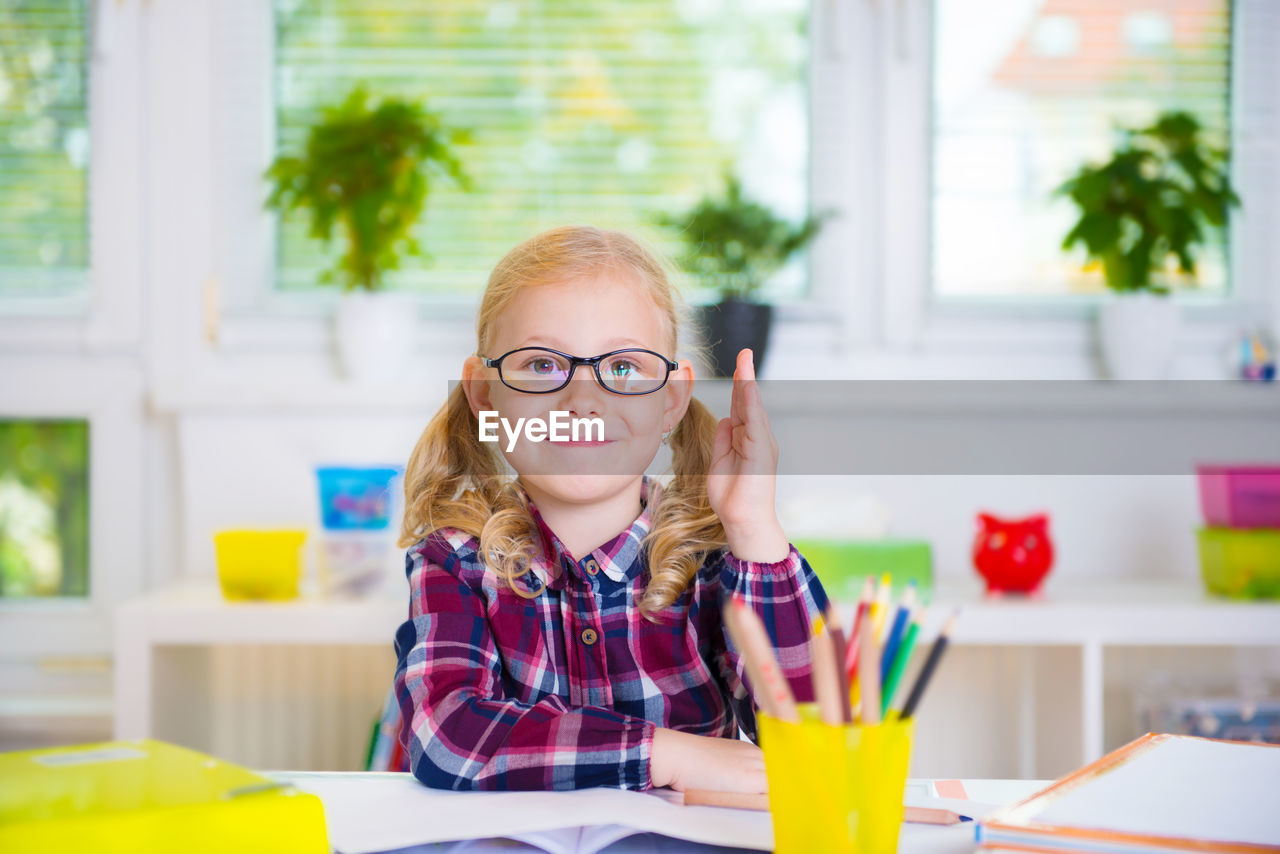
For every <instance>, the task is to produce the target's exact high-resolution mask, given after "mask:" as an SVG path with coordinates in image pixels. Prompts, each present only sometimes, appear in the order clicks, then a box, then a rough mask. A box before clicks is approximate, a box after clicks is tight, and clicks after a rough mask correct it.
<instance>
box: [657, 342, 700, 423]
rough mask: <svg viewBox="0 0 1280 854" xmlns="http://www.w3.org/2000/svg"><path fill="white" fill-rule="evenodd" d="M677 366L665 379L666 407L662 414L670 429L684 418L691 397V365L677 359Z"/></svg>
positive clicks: (684, 360) (685, 360) (686, 360)
mask: <svg viewBox="0 0 1280 854" xmlns="http://www.w3.org/2000/svg"><path fill="white" fill-rule="evenodd" d="M677 364H679V366H680V367H678V368H676V369H675V370H674V371H672V372H671V375H670V376H669V377H667V387H666V388H665V389H664V391H666V393H667V405H666V408H665V409H664V410H663V413H662V414H663V418H664V419H665V421H666V423H667V426H668V427H669V428H672V429H674V428H675V426H676V425H677V424H679V423H680V419H681V418H684V413H685V411H686V410H687V409H688V408H689V398H691V397H693V365H692V364H690V362H689V360H688V359H678V360H677Z"/></svg>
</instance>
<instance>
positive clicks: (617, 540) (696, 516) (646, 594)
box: [394, 227, 827, 792]
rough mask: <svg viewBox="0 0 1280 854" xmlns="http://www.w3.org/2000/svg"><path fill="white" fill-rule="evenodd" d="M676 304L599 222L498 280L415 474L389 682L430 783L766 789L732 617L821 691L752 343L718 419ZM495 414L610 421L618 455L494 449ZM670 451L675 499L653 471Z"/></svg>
mask: <svg viewBox="0 0 1280 854" xmlns="http://www.w3.org/2000/svg"><path fill="white" fill-rule="evenodd" d="M677 300H678V297H677V294H676V292H675V291H674V289H673V288H672V286H671V284H670V283H669V281H668V278H667V275H666V273H665V271H664V268H663V266H662V264H661V263H660V262H659V261H658V260H657V259H656V258H655V257H654V256H653V255H652V254H650V253H649V252H647V251H646V250H645V249H643V248H642V247H641V246H640V245H639V244H638V243H637V242H636V241H635V240H633V239H631V238H630V237H628V236H626V235H624V234H621V233H619V232H613V231H602V230H600V229H596V228H590V227H566V228H558V229H553V230H551V231H547V232H545V233H543V234H539V235H537V236H536V237H533V238H532V239H530V240H528V241H526V242H525V243H523V244H521V245H520V246H517V247H516V248H515V249H513V250H511V252H509V253H508V254H507V255H506V257H504V258H503V259H502V260H501V261H500V262H499V263H498V265H497V267H496V268H495V269H494V270H493V273H492V275H491V276H490V278H489V284H488V287H487V289H486V290H485V292H484V296H483V299H482V301H481V305H480V310H479V315H478V318H477V323H476V333H477V350H476V353H477V355H473V356H470V357H468V358H467V359H466V361H465V363H464V364H463V370H462V381H461V382H460V383H459V384H458V385H457V386H456V387H455V388H454V389H453V391H452V392H451V393H450V395H449V398H448V400H447V402H446V403H445V405H444V406H443V407H442V408H441V410H440V412H438V413H437V414H436V415H435V417H434V418H432V420H431V422H430V423H429V424H428V425H427V428H426V430H425V431H424V432H423V434H422V437H421V438H420V439H419V440H418V443H417V446H416V447H415V448H414V450H413V454H412V455H411V457H410V458H409V464H408V467H407V470H406V474H405V498H406V501H405V518H404V526H403V528H402V530H401V540H400V545H401V546H402V547H408V552H407V554H406V561H405V564H406V573H407V575H408V578H409V585H410V591H411V599H410V609H409V610H410V619H409V620H407V621H406V622H405V623H404V624H403V625H401V626H400V628H399V630H398V631H397V632H396V638H395V647H396V655H397V658H398V664H397V667H396V675H395V689H394V690H395V695H396V698H397V700H398V703H399V707H400V717H401V722H402V723H401V725H400V743H401V745H402V747H404V748H405V749H406V750H407V753H408V759H409V767H410V769H411V770H412V771H413V773H414V775H415V776H416V777H417V778H418V779H419V780H421V781H422V782H423V783H425V784H427V785H428V786H433V787H438V788H445V789H572V788H581V787H587V786H613V787H623V788H629V789H648V788H650V787H655V786H671V787H673V788H675V789H680V790H683V789H714V790H722V791H747V792H763V791H765V790H766V783H765V775H764V762H763V758H762V754H761V751H760V749H759V748H758V747H757V746H756V745H754V744H753V743H751V742H749V741H745V740H740V739H739V737H738V729H739V726H740V725H741V726H742V728H743V729H744V730H745V731H746V732H747V733H748V734H749V735H751V736H752V737H753V738H754V732H755V718H754V715H753V713H752V707H751V704H750V702H749V698H748V691H747V686H746V685H745V684H744V680H743V676H742V670H743V666H742V663H741V662H740V660H739V658H738V654H737V651H736V650H735V649H734V648H733V646H732V645H731V643H730V642H729V639H728V638H727V636H726V632H725V630H724V627H723V625H722V623H721V613H722V612H721V608H722V605H723V602H724V601H725V599H726V598H727V597H729V596H732V595H737V596H741V597H743V599H745V600H746V602H747V604H748V605H749V606H750V607H751V608H753V609H754V610H755V611H756V612H757V613H758V614H759V615H760V617H761V618H762V619H763V621H764V624H765V625H766V626H767V627H768V630H769V633H770V636H771V639H772V641H773V643H774V646H775V648H776V651H777V654H778V658H779V661H780V663H781V665H782V669H783V671H784V673H785V675H786V676H787V679H788V681H789V682H790V685H791V689H792V691H793V692H794V693H795V694H796V696H797V699H799V700H811V699H812V697H813V692H812V689H811V687H810V682H809V657H808V649H807V644H808V637H809V632H810V626H811V624H812V621H813V619H814V618H815V617H816V616H817V615H819V614H820V613H822V612H823V610H825V608H826V604H827V598H826V594H825V593H824V592H823V590H822V587H821V585H820V583H819V582H818V579H817V577H816V576H815V575H814V573H813V571H812V570H811V569H810V567H809V565H808V563H807V562H806V561H805V560H804V558H803V557H802V556H801V555H800V554H799V552H797V551H796V549H795V548H794V547H793V546H792V545H791V544H790V543H789V542H788V540H787V538H786V536H785V535H784V534H783V532H782V529H781V527H780V526H779V524H778V520H777V517H776V515H775V512H774V481H775V477H776V473H777V457H778V446H777V442H776V441H775V440H774V438H773V435H772V433H771V432H770V429H769V423H768V420H767V418H766V416H765V411H764V407H763V405H762V404H761V399H760V392H759V389H758V387H757V385H756V383H755V374H754V367H753V364H752V361H751V352H750V351H749V350H743V351H742V353H740V354H739V358H738V363H737V370H736V371H735V374H734V385H733V394H732V403H731V413H730V417H729V418H726V419H723V420H721V421H720V422H719V423H717V422H716V419H715V418H714V416H712V415H711V414H710V412H709V411H708V410H707V409H706V407H704V406H703V405H702V404H701V403H700V402H699V401H698V400H696V399H695V398H693V397H692V387H693V369H692V367H691V366H690V364H689V363H688V362H687V361H684V360H680V361H676V360H675V353H676V349H677V343H678V342H677V340H676V333H677V329H678V327H679V321H680V306H679V303H678V301H677ZM495 410H496V411H497V412H498V413H499V415H500V416H501V417H502V418H503V419H506V420H507V421H508V422H509V423H511V424H515V423H517V421H516V419H517V418H521V417H524V418H530V417H535V416H536V417H540V418H542V419H544V420H547V421H550V420H551V413H552V412H554V411H561V412H568V413H569V414H570V417H573V418H599V419H600V420H601V421H602V422H603V426H604V430H603V440H602V441H586V440H585V439H583V437H582V436H583V434H581V433H580V434H579V435H578V441H549V440H548V441H528V440H527V439H525V438H524V437H521V438H519V439H517V440H516V441H514V442H509V441H508V437H507V435H506V434H505V433H504V432H503V431H502V430H498V431H497V436H498V438H499V441H498V442H496V443H492V442H482V441H481V440H480V422H479V413H481V412H482V411H495ZM566 432H567V431H566ZM589 435H592V434H589ZM592 438H594V439H599V436H598V435H592ZM660 442H665V443H669V444H670V446H671V451H672V458H673V464H672V469H673V476H672V479H671V482H670V483H669V485H667V486H666V488H663V486H662V485H661V484H660V483H658V482H657V481H656V480H654V479H652V478H650V477H648V476H646V475H644V474H643V472H644V470H645V468H646V467H647V466H648V465H649V464H650V463H651V462H652V461H653V459H654V458H655V457H656V455H657V452H658V450H659V443H660ZM504 456H505V462H507V463H510V465H511V468H513V469H514V470H515V471H516V472H517V475H518V476H517V477H516V478H515V480H512V479H511V478H510V477H509V476H508V475H507V474H506V470H505V466H504V459H503V458H504Z"/></svg>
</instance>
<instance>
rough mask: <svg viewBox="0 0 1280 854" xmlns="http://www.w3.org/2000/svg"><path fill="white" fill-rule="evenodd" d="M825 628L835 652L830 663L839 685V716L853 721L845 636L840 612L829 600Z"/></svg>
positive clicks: (845, 720) (846, 720) (849, 721)
mask: <svg viewBox="0 0 1280 854" xmlns="http://www.w3.org/2000/svg"><path fill="white" fill-rule="evenodd" d="M827 628H828V629H829V630H830V632H831V646H832V649H833V651H834V653H835V660H834V661H833V662H832V664H833V665H834V666H835V671H836V684H838V685H839V687H840V718H841V720H843V721H844V722H845V723H847V724H849V723H853V707H852V705H851V704H850V702H849V674H848V673H847V672H846V671H845V669H844V654H845V648H846V644H845V636H844V630H843V628H842V627H841V625H840V612H839V611H837V610H836V606H835V605H834V604H832V603H831V602H828V603H827Z"/></svg>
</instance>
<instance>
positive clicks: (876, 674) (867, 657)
mask: <svg viewBox="0 0 1280 854" xmlns="http://www.w3.org/2000/svg"><path fill="white" fill-rule="evenodd" d="M861 635H862V636H861V637H860V638H859V639H858V647H859V648H858V691H859V693H860V694H861V695H862V697H861V702H862V723H863V724H878V723H880V645H879V644H877V643H876V636H875V629H874V628H873V627H872V625H871V621H870V620H863V621H862V627H861Z"/></svg>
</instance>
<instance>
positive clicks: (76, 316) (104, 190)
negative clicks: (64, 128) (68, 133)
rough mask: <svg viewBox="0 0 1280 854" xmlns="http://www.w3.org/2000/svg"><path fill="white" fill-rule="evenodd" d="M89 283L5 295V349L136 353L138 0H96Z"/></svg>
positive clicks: (0, 342)
mask: <svg viewBox="0 0 1280 854" xmlns="http://www.w3.org/2000/svg"><path fill="white" fill-rule="evenodd" d="M89 18H90V20H91V21H93V22H94V23H93V25H92V26H93V27H94V28H95V29H94V31H93V34H92V40H91V42H90V43H89V45H88V46H87V49H88V64H89V69H88V74H89V105H88V108H89V128H90V135H91V142H90V168H89V188H88V198H89V211H88V216H89V288H88V293H86V294H83V295H78V296H74V297H54V298H41V297H26V298H18V297H6V298H0V353H24V352H93V353H103V352H129V351H136V350H137V348H138V346H139V343H140V341H141V337H142V324H141V318H142V298H143V294H142V251H141V250H142V227H143V226H142V223H143V219H142V205H141V201H142V200H141V194H140V192H139V188H140V187H141V181H140V176H141V174H142V172H141V168H142V154H143V148H142V145H141V139H140V137H139V129H140V126H141V115H142V103H141V100H140V98H139V95H140V92H141V80H142V64H141V56H140V54H141V51H140V39H141V15H140V4H139V3H118V2H114V0H90V3H89Z"/></svg>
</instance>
